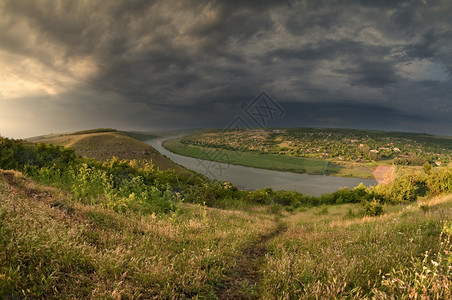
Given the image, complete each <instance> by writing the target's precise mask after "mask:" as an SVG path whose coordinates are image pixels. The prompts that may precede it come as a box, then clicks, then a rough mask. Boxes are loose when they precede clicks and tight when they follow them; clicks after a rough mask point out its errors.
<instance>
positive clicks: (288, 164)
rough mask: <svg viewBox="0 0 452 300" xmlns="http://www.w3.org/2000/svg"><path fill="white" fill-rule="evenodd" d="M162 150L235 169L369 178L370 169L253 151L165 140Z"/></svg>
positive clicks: (369, 167)
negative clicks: (260, 169) (258, 169)
mask: <svg viewBox="0 0 452 300" xmlns="http://www.w3.org/2000/svg"><path fill="white" fill-rule="evenodd" d="M163 146H164V147H165V148H166V149H168V150H169V151H171V152H174V153H176V154H179V155H184V156H189V157H194V158H201V159H205V160H212V161H218V162H223V163H229V164H234V165H242V166H247V167H255V168H262V169H269V170H277V171H288V172H295V173H307V174H311V175H323V174H326V175H334V176H342V177H360V178H372V171H373V169H374V168H373V167H371V166H369V165H367V164H359V163H346V162H341V163H331V162H328V161H326V160H320V159H311V158H301V157H295V156H287V155H278V154H266V153H259V152H256V151H246V152H238V151H233V150H225V149H218V148H208V147H197V146H193V145H190V146H186V145H184V144H182V143H181V142H179V140H178V139H171V140H167V141H165V142H164V143H163Z"/></svg>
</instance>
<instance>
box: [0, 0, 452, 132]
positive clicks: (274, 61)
mask: <svg viewBox="0 0 452 300" xmlns="http://www.w3.org/2000/svg"><path fill="white" fill-rule="evenodd" d="M451 16H452V1H450V0H442V1H441V0H438V1H429V0H423V1H416V0H409V1H396V0H383V1H374V0H350V1H342V0H337V1H321V0H316V1H295V0H293V1H290V0H286V1H263V0H260V1H257V0H256V1H239V0H228V1H226V0H224V1H202V0H199V1H195V0H180V1H177V0H164V1H148V0H146V1H130V0H129V1H96V0H86V1H81V0H80V1H56V0H51V1H31V0H30V1H24V0H11V1H9V0H2V1H0V135H2V136H8V137H15V138H24V137H30V136H35V135H40V134H47V133H56V132H67V131H74V130H82V129H89V128H100V127H102V128H105V127H112V128H117V129H124V130H159V129H170V128H174V129H175V128H198V127H223V126H226V125H227V124H228V123H229V122H230V121H231V120H232V119H233V118H234V117H235V116H236V115H238V114H240V111H241V110H243V108H244V107H245V106H246V105H247V103H249V102H250V101H252V100H253V98H254V97H255V96H257V95H258V94H259V93H260V92H261V91H263V90H265V91H266V92H267V93H268V94H269V95H271V97H272V98H273V99H274V100H275V101H276V102H277V103H278V104H280V106H281V107H282V108H283V109H284V111H285V114H284V116H283V117H282V118H280V119H278V120H276V121H275V123H274V124H271V125H272V126H302V127H345V128H366V129H384V130H397V131H415V132H428V133H439V134H446V135H452V118H451V113H452V84H451V74H452V17H451Z"/></svg>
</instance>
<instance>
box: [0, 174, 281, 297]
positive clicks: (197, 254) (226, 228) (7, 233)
mask: <svg viewBox="0 0 452 300" xmlns="http://www.w3.org/2000/svg"><path fill="white" fill-rule="evenodd" d="M31 189H32V190H34V191H35V194H36V195H38V196H32V195H31V194H29V193H28V192H27V191H28V190H31ZM44 190H46V193H44V192H43V188H42V187H38V186H36V185H35V184H34V183H33V182H31V181H30V180H28V179H25V178H23V177H22V175H20V173H15V172H9V171H8V172H2V173H1V175H0V199H1V200H0V212H1V215H0V231H1V233H2V234H1V237H0V295H1V297H22V296H25V297H28V298H54V299H61V298H66V299H71V298H77V299H80V298H96V299H105V298H119V297H120V296H121V297H122V298H146V299H149V298H156V299H157V298H159V299H161V298H191V297H193V296H195V295H201V296H202V295H204V296H206V297H207V296H209V295H210V296H211V297H215V296H214V292H215V290H216V287H217V286H218V285H221V284H222V282H225V280H226V278H227V276H228V272H230V270H231V269H232V267H233V265H234V263H235V257H237V256H238V255H239V254H240V253H241V251H242V250H243V249H245V248H246V247H248V246H249V244H250V243H251V242H252V241H253V240H255V239H256V238H257V237H258V236H260V235H262V234H263V233H265V232H268V231H270V230H272V229H273V228H274V226H275V225H274V222H273V221H272V218H271V216H267V215H262V214H256V213H253V214H251V215H250V214H248V213H246V212H242V211H232V210H231V211H223V210H217V209H211V208H206V207H203V206H196V205H188V204H186V205H183V207H182V209H181V211H180V212H179V213H175V214H172V215H169V216H156V215H147V216H142V215H139V214H133V213H129V214H124V213H115V212H113V211H111V210H108V209H105V208H102V207H99V206H95V205H82V204H80V203H77V202H72V201H71V200H68V199H69V198H67V199H66V198H65V197H64V195H58V194H55V193H53V192H52V191H51V190H47V189H45V188H44Z"/></svg>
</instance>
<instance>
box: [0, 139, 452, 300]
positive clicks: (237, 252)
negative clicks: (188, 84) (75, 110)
mask: <svg viewBox="0 0 452 300" xmlns="http://www.w3.org/2000/svg"><path fill="white" fill-rule="evenodd" d="M101 133H102V134H107V133H111V132H96V133H92V132H91V133H84V134H89V135H91V134H101ZM78 135H80V134H78ZM74 136H77V135H74ZM0 169H2V170H0V298H1V299H22V298H24V299H36V298H38V299H113V298H115V299H118V298H121V299H122V298H124V299H136V298H138V299H294V298H295V299H344V298H350V299H370V298H376V299H399V298H404V297H405V298H406V297H408V296H410V297H412V298H415V299H451V297H452V288H451V287H452V273H451V269H452V241H451V236H452V168H449V167H448V168H443V169H432V168H425V169H424V170H422V171H416V172H407V173H405V174H402V173H400V174H399V176H398V177H397V178H395V179H394V180H393V181H392V182H389V183H387V184H381V185H378V186H376V187H373V188H366V187H365V186H363V185H361V186H358V187H357V188H355V189H353V190H349V189H341V190H338V191H336V192H334V193H331V194H325V195H322V196H320V197H312V196H305V195H302V194H300V193H297V192H291V191H273V190H271V189H262V190H257V191H241V190H238V189H237V188H236V187H235V186H233V185H232V184H230V183H228V182H218V181H213V180H209V179H207V178H205V177H202V176H197V175H196V174H190V175H183V174H177V173H176V172H174V171H172V170H156V169H155V168H151V167H149V166H144V167H142V166H137V165H136V164H133V163H129V162H125V161H122V162H121V161H118V160H115V159H113V160H109V161H106V162H103V163H102V162H98V161H95V160H90V159H86V158H83V157H80V156H78V155H76V154H75V153H74V150H73V149H71V148H63V147H62V146H54V145H47V144H42V143H41V144H33V143H29V142H27V143H25V142H23V141H15V140H10V139H4V138H0Z"/></svg>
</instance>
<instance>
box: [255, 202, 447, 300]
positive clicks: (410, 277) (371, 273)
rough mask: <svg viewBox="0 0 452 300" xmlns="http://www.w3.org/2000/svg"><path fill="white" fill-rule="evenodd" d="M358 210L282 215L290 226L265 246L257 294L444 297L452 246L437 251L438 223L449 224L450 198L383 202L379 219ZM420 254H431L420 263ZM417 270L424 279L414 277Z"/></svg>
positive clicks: (439, 243) (270, 296)
mask: <svg viewBox="0 0 452 300" xmlns="http://www.w3.org/2000/svg"><path fill="white" fill-rule="evenodd" d="M359 210H360V207H359V206H358V205H356V204H346V205H340V206H328V207H326V206H325V207H319V208H314V209H310V210H307V211H305V212H301V213H298V214H295V215H291V216H289V221H288V222H289V224H290V225H289V229H288V230H287V231H286V232H285V233H284V234H282V235H280V236H278V237H276V238H275V239H274V240H273V241H272V242H271V243H270V246H269V247H270V248H269V249H270V250H269V253H268V255H267V257H266V263H265V266H264V267H263V273H264V274H265V276H264V281H263V287H262V289H263V298H267V299H276V298H278V299H299V298H301V299H342V298H373V297H377V298H379V299H385V298H391V297H394V296H396V297H397V298H408V297H409V298H421V296H422V297H425V298H428V297H432V298H435V299H446V298H449V297H450V296H451V289H450V288H451V286H450V283H451V282H452V273H451V269H450V268H451V267H450V266H451V259H452V256H451V252H450V251H451V250H452V248H451V247H450V244H449V246H448V248H447V249H445V251H440V247H442V246H444V240H440V235H441V232H442V230H443V229H444V228H445V226H446V228H449V229H448V230H450V228H452V226H451V224H450V223H447V221H448V220H451V217H452V196H447V197H446V198H437V199H432V200H430V202H429V204H421V206H420V204H417V203H414V204H412V205H410V206H392V207H391V206H389V207H387V208H386V210H387V211H388V213H386V214H385V215H383V216H380V217H362V216H360V213H359ZM446 231H447V230H446ZM443 234H444V233H443ZM449 236H450V234H449ZM443 250H444V249H443ZM426 253H427V256H428V255H430V257H431V258H428V259H427V261H426V262H425V261H424V260H425V255H426ZM438 253H439V256H440V257H441V256H442V257H443V262H444V265H443V267H444V269H445V270H443V272H442V274H441V272H439V271H438V267H437V266H436V267H435V264H437V262H438V261H439V260H441V258H440V259H438ZM430 260H432V262H433V263H432V262H430ZM423 261H424V264H423V263H422V262H423ZM446 261H448V262H446ZM419 265H420V268H419V267H416V266H419ZM424 267H425V268H424ZM427 269H431V271H429V272H430V273H429V274H427V271H426V270H427ZM435 270H436V271H435ZM434 272H436V274H435V275H433V273H434ZM424 273H425V275H426V276H427V277H426V276H424V275H422V276H424V277H422V276H421V275H419V274H424ZM416 274H417V275H416ZM428 276H430V277H431V278H430V279H432V280H431V281H430V283H427V281H429V278H428ZM435 276H436V277H435ZM440 276H442V277H440ZM425 278H427V279H425ZM422 280H423V281H422ZM435 280H436V281H437V282H436V285H434V284H432V283H431V282H435Z"/></svg>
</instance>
